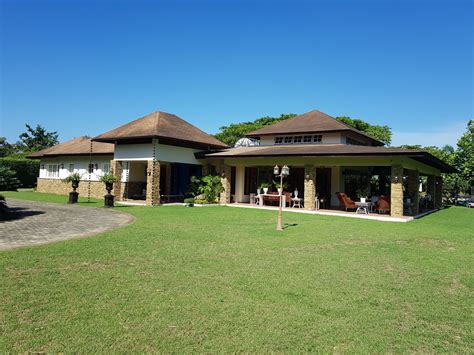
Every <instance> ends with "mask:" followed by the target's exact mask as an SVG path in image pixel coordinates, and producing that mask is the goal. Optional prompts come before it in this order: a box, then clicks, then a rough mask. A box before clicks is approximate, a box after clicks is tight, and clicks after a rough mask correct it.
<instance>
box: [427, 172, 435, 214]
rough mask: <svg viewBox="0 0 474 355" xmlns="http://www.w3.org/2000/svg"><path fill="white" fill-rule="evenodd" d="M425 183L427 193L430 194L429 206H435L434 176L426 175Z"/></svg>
mask: <svg viewBox="0 0 474 355" xmlns="http://www.w3.org/2000/svg"><path fill="white" fill-rule="evenodd" d="M426 185H427V193H428V194H429V195H430V196H431V202H430V208H436V202H435V199H436V177H435V176H433V175H428V176H427V182H426Z"/></svg>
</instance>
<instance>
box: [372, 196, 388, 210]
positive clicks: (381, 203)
mask: <svg viewBox="0 0 474 355" xmlns="http://www.w3.org/2000/svg"><path fill="white" fill-rule="evenodd" d="M375 211H377V212H379V213H380V212H382V213H390V201H389V200H388V198H387V197H385V196H380V197H379V199H378V201H377V203H376V204H375Z"/></svg>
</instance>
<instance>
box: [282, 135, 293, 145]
mask: <svg viewBox="0 0 474 355" xmlns="http://www.w3.org/2000/svg"><path fill="white" fill-rule="evenodd" d="M283 141H284V142H285V144H291V143H293V137H292V136H288V137H285V138H284V139H283Z"/></svg>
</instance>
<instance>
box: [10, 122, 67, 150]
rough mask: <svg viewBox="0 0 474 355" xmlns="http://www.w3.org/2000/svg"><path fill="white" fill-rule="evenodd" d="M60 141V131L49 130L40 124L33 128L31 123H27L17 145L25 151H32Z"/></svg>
mask: <svg viewBox="0 0 474 355" xmlns="http://www.w3.org/2000/svg"><path fill="white" fill-rule="evenodd" d="M58 143H59V141H58V132H48V131H46V129H45V128H44V127H42V126H40V125H36V128H32V127H31V126H30V125H29V124H26V132H23V133H22V134H20V140H19V141H18V142H17V146H18V148H19V150H21V151H23V152H24V153H32V152H37V151H38V150H41V149H44V148H49V147H52V146H53V145H56V144H58Z"/></svg>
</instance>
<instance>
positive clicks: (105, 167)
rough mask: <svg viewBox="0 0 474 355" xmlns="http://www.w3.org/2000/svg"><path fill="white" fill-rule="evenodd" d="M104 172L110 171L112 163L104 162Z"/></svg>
mask: <svg viewBox="0 0 474 355" xmlns="http://www.w3.org/2000/svg"><path fill="white" fill-rule="evenodd" d="M102 172H103V173H104V174H107V173H109V172H110V164H109V163H104V169H103V170H102Z"/></svg>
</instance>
